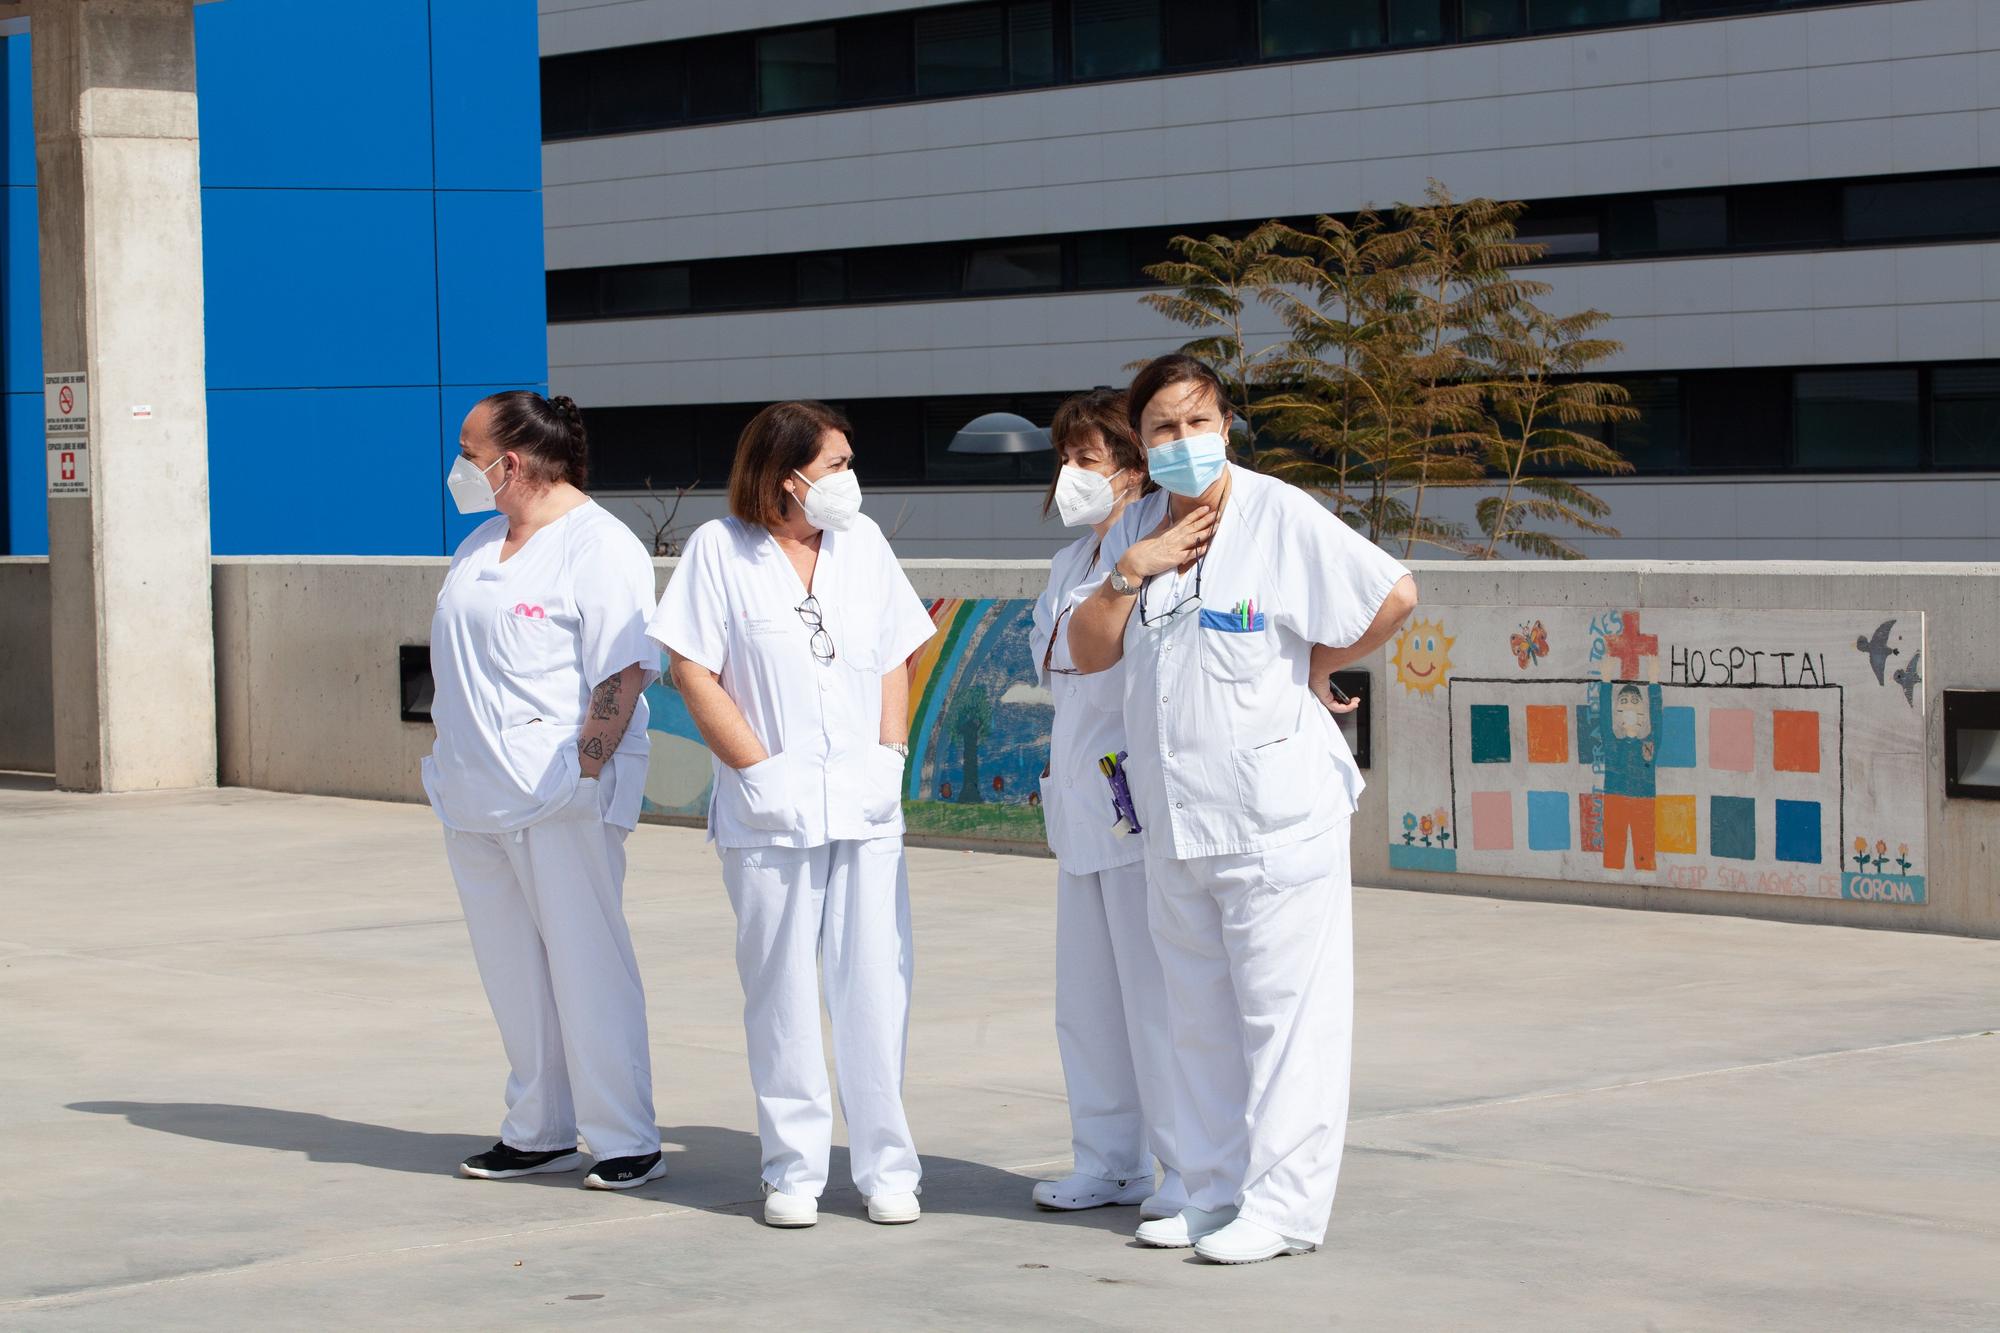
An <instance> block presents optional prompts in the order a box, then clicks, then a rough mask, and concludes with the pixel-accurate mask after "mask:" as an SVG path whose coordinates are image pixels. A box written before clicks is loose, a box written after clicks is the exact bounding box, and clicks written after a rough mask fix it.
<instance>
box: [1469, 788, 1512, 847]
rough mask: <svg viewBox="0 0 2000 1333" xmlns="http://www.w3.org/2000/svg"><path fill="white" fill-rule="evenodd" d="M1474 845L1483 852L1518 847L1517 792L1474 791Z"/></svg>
mask: <svg viewBox="0 0 2000 1333" xmlns="http://www.w3.org/2000/svg"><path fill="white" fill-rule="evenodd" d="M1472 848H1473V850H1474V851H1479V852H1511V851H1513V850H1514V796H1513V793H1511V792H1504V791H1476V792H1474V793H1472Z"/></svg>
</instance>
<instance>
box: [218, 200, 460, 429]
mask: <svg viewBox="0 0 2000 1333" xmlns="http://www.w3.org/2000/svg"><path fill="white" fill-rule="evenodd" d="M432 198H433V196H432V195H431V194H430V193H429V192H428V191H416V190H204V191H203V192H202V209H201V213H202V226H203V228H204V230H205V233H206V235H205V239H204V242H203V245H202V251H203V254H204V256H205V257H206V262H207V271H206V280H205V285H206V287H207V292H208V385H209V388H211V389H298V388H324V387H328V386H335V385H339V386H364V385H366V386H375V385H401V384H436V383H437V382H438V373H437V372H438V344H437V277H436V262H435V260H436V237H435V235H434V234H433V233H434V224H433V220H432V216H431V212H432V206H431V200H432Z"/></svg>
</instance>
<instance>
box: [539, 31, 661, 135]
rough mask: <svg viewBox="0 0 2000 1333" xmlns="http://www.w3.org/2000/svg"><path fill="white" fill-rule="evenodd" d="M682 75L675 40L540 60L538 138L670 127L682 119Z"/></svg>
mask: <svg viewBox="0 0 2000 1333" xmlns="http://www.w3.org/2000/svg"><path fill="white" fill-rule="evenodd" d="M685 74H686V53H685V51H683V49H682V48H681V45H680V43H678V42H654V43H650V44H648V45H645V46H626V47H620V48H618V49H616V50H612V51H592V52H589V53H587V54H584V55H574V56H557V57H553V58H551V59H548V60H544V61H543V62H542V134H543V137H544V138H570V137H574V136H577V135H583V134H616V133H619V132H620V131H624V130H635V129H647V128H650V127H654V126H660V125H672V124H676V123H678V122H679V121H681V120H682V119H684V117H685V110H684V100H685V96H686V86H685V85H686V80H685Z"/></svg>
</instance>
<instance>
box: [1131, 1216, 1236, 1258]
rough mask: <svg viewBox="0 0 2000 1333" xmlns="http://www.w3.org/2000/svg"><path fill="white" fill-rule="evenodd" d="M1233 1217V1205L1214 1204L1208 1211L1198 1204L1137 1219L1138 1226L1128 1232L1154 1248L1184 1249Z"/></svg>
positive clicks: (1233, 1219) (1221, 1226)
mask: <svg viewBox="0 0 2000 1333" xmlns="http://www.w3.org/2000/svg"><path fill="white" fill-rule="evenodd" d="M1235 1220H1236V1210H1235V1209H1234V1208H1218V1209H1216V1210H1215V1211H1214V1212H1212V1213H1209V1212H1204V1211H1202V1210H1201V1209H1199V1208H1183V1209H1181V1210H1180V1211H1179V1212H1178V1213H1175V1214H1174V1215H1173V1216H1172V1217H1162V1218H1160V1219H1159V1220H1158V1221H1154V1222H1141V1223H1140V1224H1139V1229H1138V1230H1137V1231H1135V1232H1133V1233H1132V1239H1133V1240H1136V1241H1138V1242H1139V1243H1140V1244H1141V1245H1150V1246H1152V1247H1153V1248H1154V1249H1156V1250H1185V1249H1186V1248H1187V1247H1188V1246H1190V1245H1192V1244H1194V1243H1195V1242H1196V1241H1198V1240H1200V1239H1201V1238H1202V1237H1203V1236H1206V1235H1208V1234H1210V1233H1211V1232H1216V1231H1220V1230H1222V1229H1223V1228H1224V1227H1226V1226H1228V1225H1229V1224H1230V1223H1231V1222H1233V1221H1235Z"/></svg>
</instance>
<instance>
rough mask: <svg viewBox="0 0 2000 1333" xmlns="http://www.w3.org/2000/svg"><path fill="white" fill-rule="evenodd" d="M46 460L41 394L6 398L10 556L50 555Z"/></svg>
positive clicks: (12, 394)
mask: <svg viewBox="0 0 2000 1333" xmlns="http://www.w3.org/2000/svg"><path fill="white" fill-rule="evenodd" d="M48 489H49V460H48V456H47V455H46V454H45V453H44V452H43V450H42V395H41V394H40V392H35V393H10V394H8V395H7V537H8V548H9V553H10V554H13V555H47V554H48V553H49V509H48V503H49V502H48Z"/></svg>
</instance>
